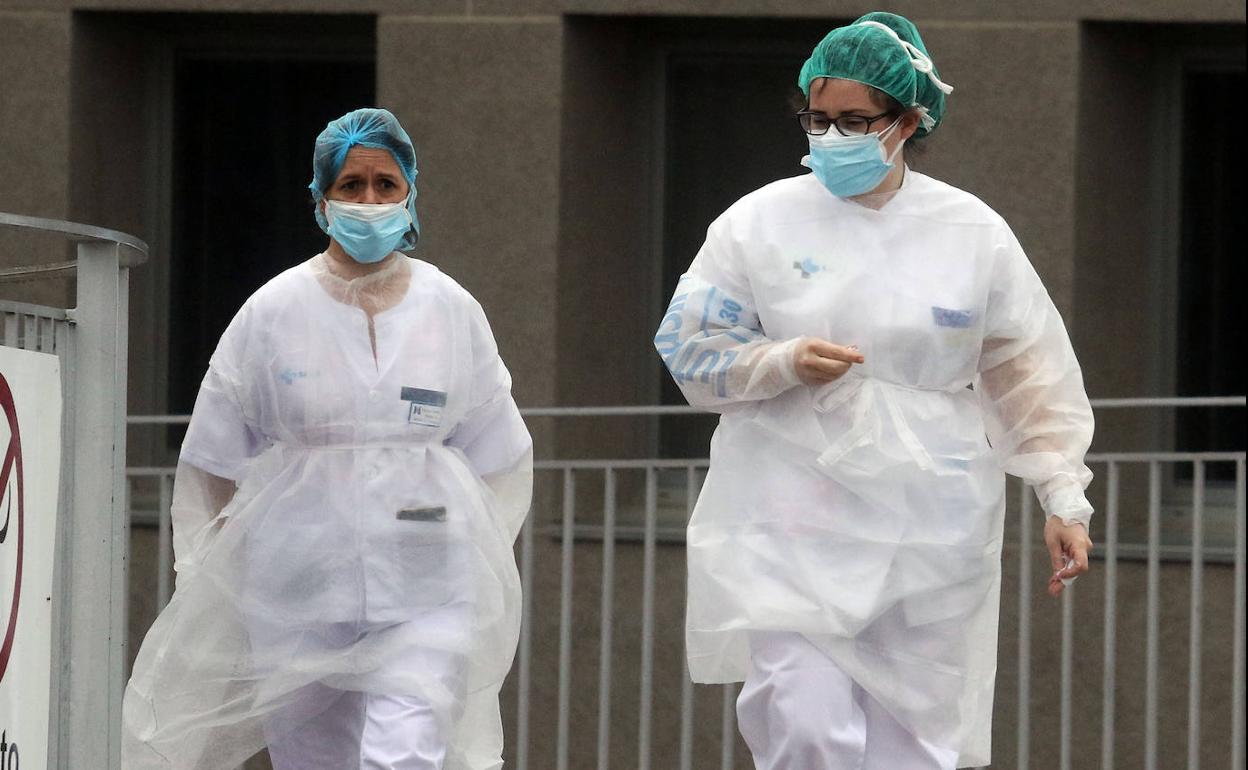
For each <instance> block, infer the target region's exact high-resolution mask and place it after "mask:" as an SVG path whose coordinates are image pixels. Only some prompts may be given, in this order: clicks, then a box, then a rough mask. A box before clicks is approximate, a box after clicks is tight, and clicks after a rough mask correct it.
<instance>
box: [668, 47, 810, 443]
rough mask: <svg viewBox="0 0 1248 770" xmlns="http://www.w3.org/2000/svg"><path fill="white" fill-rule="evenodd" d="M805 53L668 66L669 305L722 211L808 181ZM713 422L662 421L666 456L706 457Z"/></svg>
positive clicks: (701, 56)
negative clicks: (800, 85)
mask: <svg viewBox="0 0 1248 770" xmlns="http://www.w3.org/2000/svg"><path fill="white" fill-rule="evenodd" d="M812 39H815V40H817V39H818V37H817V36H814V37H813V38H812ZM806 47H807V46H805V45H803V44H800V43H796V42H795V43H794V44H793V45H792V46H791V48H792V53H791V54H776V53H768V52H761V53H760V52H750V51H749V50H737V51H732V52H724V53H703V52H692V53H682V52H676V53H673V54H672V55H671V56H670V57H669V58H668V60H667V70H666V93H667V99H666V136H667V141H666V157H665V163H664V167H665V173H666V180H665V184H664V189H665V191H666V195H665V200H664V202H663V255H664V257H663V292H664V297H671V296H672V292H674V291H675V289H676V282H677V281H678V280H679V278H680V276H681V274H682V273H684V271H685V269H686V268H688V266H689V263H690V262H692V261H693V257H694V255H696V254H697V253H698V249H699V247H701V245H702V241H703V240H704V239H705V238H706V228H707V226H708V225H710V223H711V222H712V221H714V219H715V218H716V217H718V216H719V215H720V214H721V213H723V211H724V209H726V208H728V207H729V206H731V205H732V204H733V203H734V202H735V201H736V200H737V199H739V198H740V197H741V196H743V195H745V194H746V193H748V192H750V191H752V190H756V189H758V188H759V187H762V186H763V185H765V184H767V183H769V182H774V181H776V180H777V179H784V178H786V177H791V176H796V175H798V174H802V173H805V170H804V169H803V168H802V167H801V166H800V165H799V162H800V161H801V159H802V156H803V155H805V154H806V151H807V144H806V138H805V136H804V135H803V134H802V132H801V129H800V128H799V127H798V125H797V121H796V120H795V119H794V117H793V114H794V112H795V111H796V110H795V108H794V106H793V104H792V103H791V99H792V98H793V95H794V93H795V92H797V83H796V81H797V73H798V72H799V71H800V70H801V67H802V63H803V62H804V61H805V59H806V56H807V55H808V51H806V50H805V49H806ZM662 380H663V389H662V392H661V399H662V403H664V404H684V403H685V399H684V396H683V395H681V393H680V389H679V388H677V387H676V384H675V382H673V381H672V378H671V376H670V375H668V374H667V373H666V372H664V373H663V378H662ZM716 422H717V421H716V419H715V417H714V416H710V415H697V416H691V417H686V416H674V417H668V418H664V419H663V420H662V421H661V422H660V431H659V442H660V443H659V446H660V452H661V456H663V457H705V456H706V453H707V447H708V446H709V445H710V437H711V433H712V432H713V431H714V429H715V425H716Z"/></svg>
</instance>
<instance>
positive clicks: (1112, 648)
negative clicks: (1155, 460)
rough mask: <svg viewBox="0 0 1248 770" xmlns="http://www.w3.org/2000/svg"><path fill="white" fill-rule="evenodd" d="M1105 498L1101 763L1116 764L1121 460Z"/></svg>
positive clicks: (1112, 464)
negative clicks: (1115, 725) (1115, 720)
mask: <svg viewBox="0 0 1248 770" xmlns="http://www.w3.org/2000/svg"><path fill="white" fill-rule="evenodd" d="M1106 479H1107V481H1108V484H1109V492H1108V495H1107V497H1106V500H1105V623H1104V626H1105V639H1104V647H1103V652H1102V658H1103V659H1104V664H1103V668H1102V671H1101V767H1102V768H1104V769H1105V770H1110V768H1112V767H1113V766H1114V708H1115V698H1114V695H1115V687H1116V686H1117V682H1116V681H1115V680H1116V678H1117V673H1116V670H1117V667H1118V647H1117V644H1118V611H1117V605H1118V490H1119V484H1120V479H1119V476H1118V463H1115V462H1110V464H1109V472H1108V473H1107V474H1106Z"/></svg>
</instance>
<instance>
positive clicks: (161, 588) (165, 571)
mask: <svg viewBox="0 0 1248 770" xmlns="http://www.w3.org/2000/svg"><path fill="white" fill-rule="evenodd" d="M156 480H157V482H158V483H159V484H160V494H159V500H160V502H159V505H160V508H158V509H157V511H156V516H157V519H156V520H157V522H158V529H157V540H158V542H157V544H156V606H157V608H158V609H160V610H163V609H164V608H165V605H166V604H168V603H169V594H170V593H171V592H170V590H169V573H170V572H172V571H173V569H172V568H173V527H172V507H171V506H172V501H173V495H172V493H171V490H170V483H169V482H170V481H171V480H172V479H170V477H169V475H168V474H165V473H162V474H160V475H159V476H157V477H156Z"/></svg>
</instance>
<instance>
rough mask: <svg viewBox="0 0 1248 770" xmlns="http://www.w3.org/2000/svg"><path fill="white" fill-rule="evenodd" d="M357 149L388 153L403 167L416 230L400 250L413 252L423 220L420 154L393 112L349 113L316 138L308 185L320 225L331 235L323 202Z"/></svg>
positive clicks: (369, 110) (369, 111)
mask: <svg viewBox="0 0 1248 770" xmlns="http://www.w3.org/2000/svg"><path fill="white" fill-rule="evenodd" d="M356 146H361V147H373V148H375V149H378V150H387V151H388V152H389V153H390V154H391V155H393V156H394V162H395V163H397V164H399V170H400V171H402V172H403V178H404V179H406V180H407V186H408V189H409V190H410V193H409V195H408V198H407V210H408V212H409V213H410V214H411V215H412V230H411V231H410V232H408V234H407V235H406V236H404V238H403V243H402V244H401V246H400V248H402V249H410V248H412V247H413V246H415V245H416V240H417V239H418V238H419V237H420V220H418V219H417V218H416V150H415V148H413V147H412V140H411V138H409V137H408V135H407V132H406V131H404V130H403V126H400V125H399V119H398V118H396V117H394V115H393V114H392V113H391V112H390V111H389V110H383V109H381V108H379V107H365V108H364V109H362V110H355V111H354V112H348V113H347V114H346V115H343V116H342V117H341V118H338V119H337V120H334V121H331V122H330V123H329V125H327V126H325V130H324V131H322V132H321V134H320V136H318V137H316V147H315V148H314V149H313V151H312V183H311V184H309V185H308V189H310V190H311V191H312V200H313V201H314V202H315V203H316V208H315V211H316V223H317V224H318V225H320V226H321V229H322V230H324V231H325V233H326V234H327V235H328V234H329V223H328V222H326V221H325V212H323V211H321V201H322V200H323V199H324V198H325V191H326V190H328V189H329V188H330V186H331V185H333V183H334V180H335V179H337V178H338V172H340V171H342V164H343V163H345V162H346V160H347V152H348V151H350V149H351V148H352V147H356Z"/></svg>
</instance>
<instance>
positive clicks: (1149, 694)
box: [1144, 460, 1161, 770]
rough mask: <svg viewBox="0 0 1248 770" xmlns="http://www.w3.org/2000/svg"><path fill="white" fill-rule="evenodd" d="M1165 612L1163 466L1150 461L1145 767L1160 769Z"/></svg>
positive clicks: (1148, 769)
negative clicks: (1162, 614) (1160, 680)
mask: <svg viewBox="0 0 1248 770" xmlns="http://www.w3.org/2000/svg"><path fill="white" fill-rule="evenodd" d="M1160 612H1161V466H1160V464H1159V463H1158V462H1157V461H1156V460H1154V461H1152V462H1150V463H1149V464H1148V616H1147V624H1148V631H1147V641H1146V648H1145V649H1146V652H1145V661H1146V662H1145V691H1144V767H1145V768H1146V770H1157V699H1158V686H1157V685H1158V683H1157V669H1158V662H1159V658H1160V631H1159V626H1160V617H1159V616H1160Z"/></svg>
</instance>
